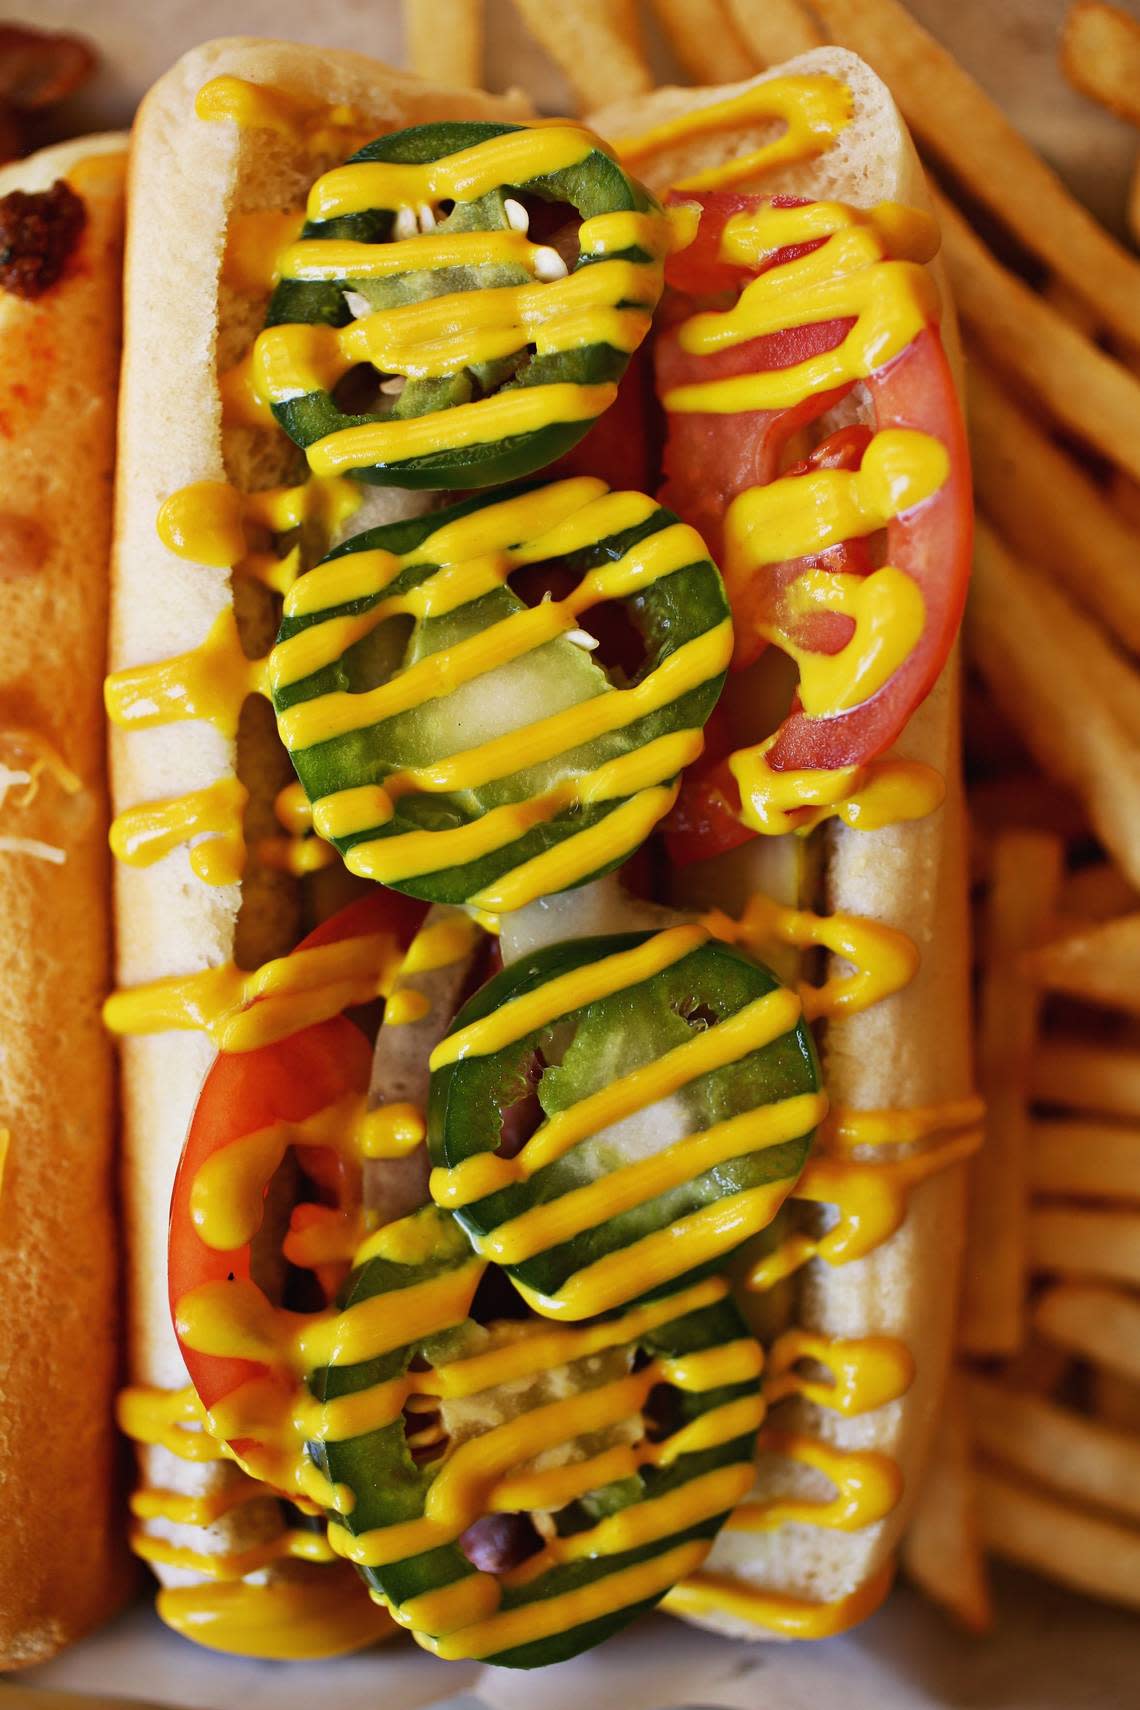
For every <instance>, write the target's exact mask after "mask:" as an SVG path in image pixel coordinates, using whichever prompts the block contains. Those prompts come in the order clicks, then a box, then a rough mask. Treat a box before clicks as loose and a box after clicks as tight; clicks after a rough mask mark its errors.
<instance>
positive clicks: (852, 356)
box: [664, 204, 940, 437]
mask: <svg viewBox="0 0 1140 1710" xmlns="http://www.w3.org/2000/svg"><path fill="white" fill-rule="evenodd" d="M811 206H812V205H811V204H808V207H809V208H811ZM816 206H818V204H817V205H816ZM833 206H834V208H835V231H834V233H833V235H832V236H831V237H830V238H828V240H827V242H826V243H824V244H823V245H822V246H821V247H820V248H819V249H816V250H813V251H812V252H811V253H810V254H809V255H803V256H799V257H797V258H796V259H795V260H793V261H788V262H785V263H783V264H782V265H781V266H779V267H775V268H772V269H771V270H770V271H769V272H767V273H761V274H759V275H758V276H757V277H756V278H755V279H751V280H750V281H749V282H748V284H747V285H746V286H745V287H744V290H743V291H742V292H741V294H740V297H739V299H738V300H737V302H736V303H735V304H734V305H733V307H731V308H728V309H708V310H702V311H700V312H698V313H697V314H694V315H691V316H690V317H689V319H688V320H687V321H685V322H684V323H683V325H682V327H681V330H680V334H679V336H680V341H681V347H682V349H683V350H685V351H688V352H689V353H690V354H691V355H694V356H701V355H712V354H714V353H715V352H717V351H721V350H731V349H734V348H735V347H736V346H738V345H741V344H746V343H747V342H748V341H749V340H751V339H755V338H759V337H761V336H763V335H764V334H767V333H776V332H786V331H787V330H788V329H789V328H791V327H801V326H812V325H814V324H816V323H818V322H821V321H830V320H836V319H848V318H850V319H852V320H853V322H854V324H853V325H852V327H851V328H850V330H849V331H848V332H847V333H846V335H845V336H844V338H843V339H842V341H841V342H840V343H839V344H838V345H836V347H835V348H834V350H829V351H825V352H823V353H821V354H820V355H818V356H812V357H808V358H807V359H806V360H805V361H803V362H798V363H793V364H791V365H790V366H789V367H787V368H777V369H771V370H767V371H763V372H759V373H755V374H740V375H734V376H731V377H729V378H727V379H720V380H704V381H696V382H694V383H692V384H691V385H685V386H678V387H675V388H674V389H673V390H672V391H671V392H668V393H667V394H666V396H665V398H664V404H665V407H666V409H669V410H677V411H679V412H684V411H694V410H695V411H702V412H711V413H712V414H714V415H718V414H735V413H737V412H738V411H741V410H782V409H788V408H790V407H791V406H792V405H793V404H797V403H800V402H801V401H802V400H803V399H804V398H805V397H807V396H808V395H809V394H811V393H815V392H826V391H830V390H831V389H832V388H834V387H838V386H848V385H851V384H852V383H853V382H855V381H857V380H865V379H866V378H867V377H868V375H870V374H872V373H874V371H875V370H876V369H878V368H882V367H883V365H884V364H885V363H887V362H889V361H890V360H891V358H892V357H894V356H897V355H898V354H899V352H900V351H902V350H905V348H906V346H907V345H908V344H910V343H911V342H912V340H913V339H915V338H916V337H917V336H918V334H919V333H920V332H921V331H922V329H923V328H924V327H925V326H927V325H929V324H930V323H932V322H933V323H937V321H938V318H939V313H940V303H939V299H938V292H937V288H936V286H935V284H934V282H933V279H932V278H931V275H930V274H929V273H928V272H927V270H926V268H925V267H924V266H923V265H922V263H921V262H919V261H911V260H896V259H894V258H893V257H891V256H890V255H889V254H888V253H887V250H886V244H885V240H884V237H883V234H882V232H881V231H879V230H876V229H875V228H874V227H873V226H871V225H865V224H856V223H852V222H851V221H850V220H849V218H848V216H847V214H846V210H844V209H843V208H842V207H841V206H840V205H839V204H834V205H833ZM799 213H800V209H798V208H780V209H767V208H765V209H760V210H759V211H757V212H756V213H753V214H747V215H738V216H736V219H738V220H740V221H742V222H743V221H747V226H746V227H744V226H741V227H738V228H737V235H739V234H740V233H741V232H742V231H743V230H746V231H747V233H748V236H749V239H750V243H751V244H752V245H754V250H753V253H754V255H755V257H756V258H757V259H760V258H762V257H763V256H764V255H765V254H767V253H768V252H770V251H771V250H773V249H775V248H778V247H779V246H780V244H781V243H787V242H788V241H789V237H788V235H787V234H788V232H789V231H791V230H794V229H795V228H796V221H795V218H794V217H795V216H796V215H797V214H799ZM770 214H775V215H777V216H778V219H777V221H776V222H775V223H773V222H771V221H770V220H769V218H768V216H769V215H770ZM817 217H818V216H815V215H813V218H817ZM732 227H733V222H732V221H729V222H728V226H726V234H728V242H729V244H730V245H731V243H732V241H733V232H732ZM804 229H805V230H807V231H808V232H809V233H811V225H810V224H809V223H805V225H804ZM769 234H772V235H769ZM813 235H817V234H813ZM920 437H921V436H920Z"/></svg>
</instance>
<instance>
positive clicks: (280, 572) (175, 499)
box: [157, 477, 361, 594]
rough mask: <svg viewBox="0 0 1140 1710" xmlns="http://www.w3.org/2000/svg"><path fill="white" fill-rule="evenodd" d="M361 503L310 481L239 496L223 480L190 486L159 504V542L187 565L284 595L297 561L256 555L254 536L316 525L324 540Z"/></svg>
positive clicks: (344, 487) (338, 488)
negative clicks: (201, 566)
mask: <svg viewBox="0 0 1140 1710" xmlns="http://www.w3.org/2000/svg"><path fill="white" fill-rule="evenodd" d="M360 503H361V493H360V489H359V487H358V486H356V485H355V484H354V483H353V482H351V481H346V480H341V479H332V480H328V481H318V480H315V479H313V478H312V477H310V479H309V480H307V481H304V482H302V483H301V485H300V486H296V487H267V488H262V489H261V490H260V491H258V492H255V493H242V492H239V491H238V489H237V488H236V487H234V486H231V485H230V483H229V482H228V481H192V482H191V483H190V485H189V486H187V487H180V488H178V490H177V491H176V492H174V493H172V494H171V495H170V497H169V498H168V499H166V500H165V501H164V502H163V504H162V506H161V508H160V510H159V513H158V523H157V528H158V537H159V539H160V540H161V541H162V543H163V545H164V546H165V547H167V548H168V550H169V551H171V552H173V553H174V554H175V555H176V556H177V557H179V558H183V559H186V560H188V561H189V562H190V563H192V564H206V565H210V566H212V567H213V568H215V569H218V570H233V571H234V573H235V574H236V575H239V576H241V575H248V576H253V577H255V578H256V579H257V580H258V581H261V582H264V583H265V584H266V585H267V586H268V587H270V588H273V589H274V590H275V592H277V593H281V594H285V593H288V591H289V589H290V588H291V587H292V585H293V582H294V581H295V580H296V577H297V575H298V574H299V562H298V559H297V557H296V555H295V554H294V553H291V552H290V553H287V554H286V555H285V557H284V558H278V557H276V556H275V555H273V554H272V553H267V552H264V551H258V550H256V548H255V541H256V537H257V535H258V534H259V533H261V534H265V533H270V534H288V533H289V532H290V531H291V530H293V529H297V528H302V527H304V526H306V525H308V524H315V525H318V526H319V527H320V529H321V531H322V532H323V533H324V534H325V535H326V536H329V535H332V534H334V533H335V532H337V531H338V530H339V529H340V528H341V527H342V526H343V524H344V523H345V522H347V520H348V518H349V517H350V516H351V515H352V514H353V512H354V511H355V510H357V509H359V506H360ZM251 535H252V536H253V537H254V539H253V540H251Z"/></svg>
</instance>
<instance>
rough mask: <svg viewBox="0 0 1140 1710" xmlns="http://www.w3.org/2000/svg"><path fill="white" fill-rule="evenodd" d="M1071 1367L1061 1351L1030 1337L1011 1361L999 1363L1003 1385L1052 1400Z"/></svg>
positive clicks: (1062, 1350)
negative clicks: (1000, 1364) (1051, 1397)
mask: <svg viewBox="0 0 1140 1710" xmlns="http://www.w3.org/2000/svg"><path fill="white" fill-rule="evenodd" d="M1072 1363H1073V1362H1072V1360H1071V1359H1070V1358H1069V1356H1068V1354H1067V1353H1066V1352H1065V1350H1064V1348H1059V1347H1057V1345H1056V1344H1055V1343H1053V1342H1045V1341H1042V1340H1041V1338H1040V1337H1039V1336H1034V1335H1032V1334H1031V1335H1029V1337H1028V1338H1027V1339H1026V1341H1025V1342H1024V1343H1023V1344H1022V1346H1021V1347H1020V1348H1019V1349H1018V1351H1017V1353H1016V1354H1015V1355H1014V1356H1013V1358H1012V1360H1003V1361H1002V1366H1001V1376H1002V1382H1003V1383H1004V1384H1006V1385H1010V1386H1012V1387H1013V1388H1014V1389H1022V1390H1029V1391H1030V1392H1031V1393H1032V1394H1034V1395H1044V1396H1055V1395H1056V1394H1057V1393H1058V1391H1059V1390H1060V1387H1061V1385H1062V1384H1063V1383H1064V1381H1065V1379H1066V1377H1067V1376H1068V1374H1069V1371H1070V1370H1071V1368H1072Z"/></svg>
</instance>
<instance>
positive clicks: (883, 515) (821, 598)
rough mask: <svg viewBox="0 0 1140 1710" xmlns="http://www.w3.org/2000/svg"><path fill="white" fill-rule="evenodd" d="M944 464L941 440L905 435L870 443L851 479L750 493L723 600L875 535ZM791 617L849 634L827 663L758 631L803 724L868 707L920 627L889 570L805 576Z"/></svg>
mask: <svg viewBox="0 0 1140 1710" xmlns="http://www.w3.org/2000/svg"><path fill="white" fill-rule="evenodd" d="M949 470H950V460H949V457H948V456H947V453H946V448H945V446H944V445H943V444H942V443H941V441H940V440H936V439H932V438H931V437H930V436H929V435H928V434H921V433H915V432H913V431H911V430H906V429H901V428H899V429H890V428H888V429H885V430H883V431H882V432H880V433H877V434H876V435H875V437H874V439H872V441H871V443H870V445H869V446H868V447H867V450H866V452H865V454H864V457H863V461H862V464H861V466H860V468H859V469H857V470H844V469H815V470H810V471H809V472H808V473H806V474H804V475H787V476H782V477H780V478H778V479H777V480H775V481H772V482H770V483H769V484H768V485H767V486H764V487H751V488H749V489H748V491H747V492H744V493H741V494H740V495H739V496H738V497H737V498H735V499H734V500H733V501H732V504H731V505H730V506H729V508H728V515H727V518H726V521H725V532H726V560H725V584H726V586H727V588H728V590H729V596H730V598H732V597H733V595H734V594H735V596H736V599H737V600H739V599H740V598H741V595H742V592H743V588H744V586H745V585H746V584H747V583H748V582H749V581H750V580H752V578H754V577H755V576H756V575H757V574H759V573H761V572H762V571H763V569H764V567H765V566H766V565H769V564H778V563H782V562H784V561H785V560H786V559H791V558H800V557H804V556H806V555H807V554H808V553H814V552H821V551H824V550H826V549H827V548H828V547H830V546H835V545H838V544H839V543H840V542H842V541H845V540H850V539H852V538H855V537H856V536H861V535H866V534H871V533H874V532H875V530H876V529H879V528H882V527H883V526H885V524H886V523H887V522H889V521H890V520H891V519H892V518H894V517H897V516H898V515H899V514H900V513H901V512H903V511H906V510H909V509H911V508H913V506H915V505H918V504H921V503H922V502H923V501H924V500H925V499H928V498H930V497H931V495H932V494H933V493H935V492H937V490H938V488H939V487H941V486H943V485H944V483H945V481H946V478H947V476H948V474H949ZM791 601H792V606H793V613H795V609H796V608H797V607H798V609H799V613H800V614H801V615H807V614H810V613H812V612H814V611H826V612H835V613H838V614H840V615H842V616H844V617H848V618H850V619H851V620H852V625H853V627H852V633H851V636H850V638H849V639H848V640H847V642H846V643H845V644H844V645H843V646H842V647H841V648H840V649H839V650H838V651H837V652H835V653H820V652H818V651H814V650H812V649H809V648H804V647H800V646H797V644H796V643H795V641H794V640H793V639H792V638H791V636H790V635H789V634H788V633H787V632H786V631H785V630H784V629H782V628H777V627H772V626H764V625H760V626H759V627H760V632H761V633H762V634H763V635H764V636H765V637H766V638H767V639H768V640H770V641H775V642H777V643H778V645H779V646H780V647H781V648H782V649H783V651H784V652H786V653H787V654H788V655H789V657H790V658H792V659H793V660H795V662H796V664H797V665H798V666H799V668H800V680H799V695H800V700H801V702H802V704H803V709H804V711H805V712H806V713H807V714H808V716H809V717H811V718H827V717H830V716H832V715H833V714H835V713H839V712H845V711H847V709H848V708H850V707H853V706H858V705H859V704H860V703H861V702H862V701H865V700H868V699H870V697H871V696H872V695H873V694H875V693H876V692H877V691H878V690H879V689H881V688H882V686H883V684H884V683H886V682H887V681H888V679H889V678H891V677H892V676H893V675H894V673H895V672H896V671H897V670H898V668H899V666H900V665H901V664H902V663H903V661H904V660H905V659H906V658H907V657H908V656H909V655H910V653H911V652H912V651H913V649H914V647H915V645H916V644H917V642H918V639H919V637H920V636H921V634H922V631H923V628H924V627H925V621H926V610H925V604H924V601H923V598H922V594H921V592H920V591H919V587H918V584H917V583H916V582H915V581H914V580H913V579H912V578H911V577H910V576H908V575H906V574H905V572H904V571H902V570H896V569H894V567H893V566H891V565H889V564H885V565H883V566H882V567H881V568H879V569H878V570H872V571H871V572H870V574H869V575H866V576H857V575H853V574H847V573H844V572H840V571H830V570H824V569H815V570H807V571H805V572H804V574H803V575H802V576H800V577H799V578H798V579H797V580H796V582H795V583H794V585H793V587H792V590H791Z"/></svg>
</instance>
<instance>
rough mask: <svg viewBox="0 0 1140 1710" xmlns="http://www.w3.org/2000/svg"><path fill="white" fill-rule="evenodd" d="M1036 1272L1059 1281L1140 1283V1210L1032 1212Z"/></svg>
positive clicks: (1049, 1208)
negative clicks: (1052, 1275)
mask: <svg viewBox="0 0 1140 1710" xmlns="http://www.w3.org/2000/svg"><path fill="white" fill-rule="evenodd" d="M1029 1256H1030V1259H1031V1261H1032V1264H1033V1268H1034V1269H1035V1270H1039V1271H1052V1272H1055V1273H1056V1274H1057V1275H1058V1276H1086V1277H1107V1278H1109V1279H1110V1280H1111V1281H1113V1282H1123V1283H1132V1284H1140V1211H1117V1210H1112V1211H1090V1210H1088V1209H1086V1208H1085V1207H1084V1206H1066V1205H1035V1206H1033V1207H1032V1208H1031V1209H1030V1213H1029Z"/></svg>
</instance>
